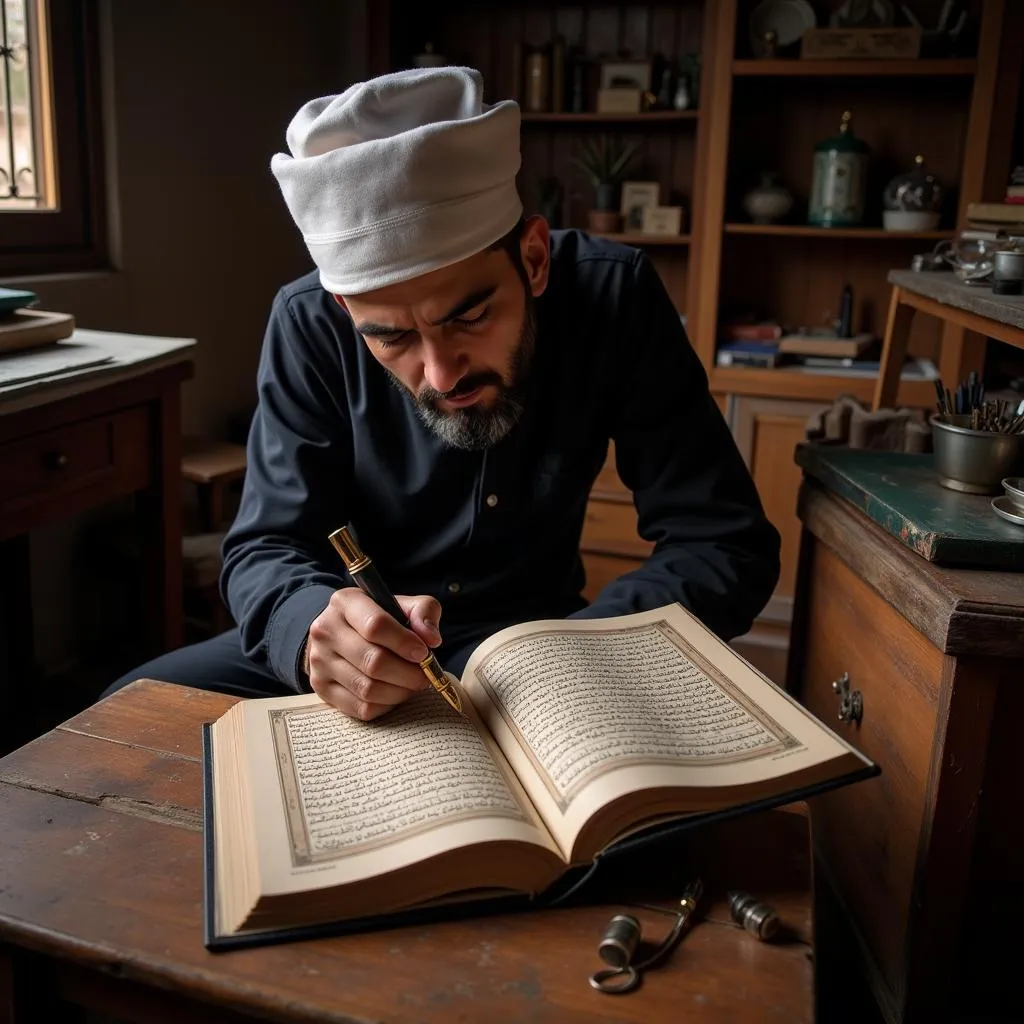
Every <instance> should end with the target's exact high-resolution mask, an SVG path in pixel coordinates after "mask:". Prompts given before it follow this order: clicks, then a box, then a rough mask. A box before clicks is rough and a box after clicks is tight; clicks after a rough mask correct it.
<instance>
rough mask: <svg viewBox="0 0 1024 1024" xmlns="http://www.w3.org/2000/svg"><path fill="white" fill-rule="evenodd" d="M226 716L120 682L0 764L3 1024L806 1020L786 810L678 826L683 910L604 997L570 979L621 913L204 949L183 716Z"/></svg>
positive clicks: (205, 703) (193, 700) (796, 840)
mask: <svg viewBox="0 0 1024 1024" xmlns="http://www.w3.org/2000/svg"><path fill="white" fill-rule="evenodd" d="M232 703H233V698H231V697H226V696H222V695H220V694H212V693H205V692H202V691H199V690H192V689H188V688H186V687H181V686H174V685H171V684H167V683H155V682H152V681H141V682H137V683H133V684H132V685H131V686H128V687H126V688H125V689H123V690H121V691H119V692H118V693H116V694H114V695H113V696H111V697H109V698H107V699H106V700H104V701H102V702H100V703H99V704H97V705H95V706H94V707H92V708H89V709H88V710H86V711H84V712H82V713H81V714H79V715H77V716H76V717H75V718H73V719H71V720H70V721H69V722H67V723H66V724H65V725H63V726H60V727H58V728H57V729H55V730H53V731H52V732H50V733H48V734H46V735H45V736H42V737H40V738H38V739H37V740H34V741H33V742H32V743H30V744H28V745H27V746H25V747H23V748H21V749H19V750H17V751H15V752H14V753H12V754H10V755H9V756H8V757H6V758H4V759H3V760H0V820H3V822H4V839H5V841H4V844H3V847H2V850H0V1021H3V1022H4V1024H14V1022H17V1021H21V1020H25V1021H35V1020H38V1019H47V1018H46V1014H47V1012H48V1011H51V1010H52V1011H53V1014H50V1019H67V1018H66V1017H65V1016H63V1013H64V1012H65V1011H66V1006H67V1004H72V1005H74V1006H80V1007H87V1008H89V1009H91V1010H94V1011H96V1012H99V1013H104V1014H108V1015H110V1016H112V1017H114V1018H115V1019H117V1020H123V1021H137V1022H140V1024H141V1022H145V1024H152V1022H154V1021H180V1020H187V1021H189V1022H190V1024H204V1022H210V1024H212V1022H216V1024H231V1022H235V1021H240V1020H243V1019H246V1020H247V1019H254V1018H258V1019H260V1020H265V1021H314V1020H315V1021H323V1022H332V1021H333V1022H339V1024H340V1022H343V1021H344V1022H347V1024H351V1022H353V1021H368V1020H374V1021H385V1020H386V1021H389V1022H401V1021H417V1022H424V1024H429V1022H432V1021H436V1022H449V1021H452V1020H471V1021H519V1020H531V1021H536V1022H540V1024H544V1022H551V1024H575V1022H579V1024H583V1022H586V1024H594V1022H601V1021H608V1022H612V1021H617V1022H628V1021H635V1022H638V1024H639V1022H643V1024H657V1022H660V1021H665V1022H673V1024H674V1022H676V1021H680V1020H685V1021H688V1022H693V1024H699V1022H702V1021H703V1022H708V1024H710V1022H720V1021H723V1020H728V1021H736V1022H743V1024H747V1022H749V1024H754V1022H764V1024H769V1022H777V1021H780V1020H785V1021H787V1022H801V1021H803V1022H810V1021H811V1020H812V1019H813V966H812V962H811V956H810V954H811V949H812V935H813V932H812V925H811V909H810V875H809V839H808V821H807V817H806V814H803V813H799V811H800V810H801V807H800V805H797V806H796V807H795V809H793V810H790V811H786V810H779V811H771V812H767V813H763V814H760V815H757V816H751V817H747V818H742V819H739V820H737V821H734V822H730V823H727V824H722V825H720V826H717V827H710V826H709V827H707V828H705V829H702V830H701V831H700V832H699V833H697V832H694V833H692V836H691V838H690V840H689V844H690V845H689V846H688V847H687V856H688V858H689V860H690V864H688V865H687V867H686V868H685V869H682V868H681V863H682V862H681V860H679V859H677V858H676V857H673V859H672V861H671V862H670V863H667V864H666V865H665V866H664V869H663V870H664V875H663V877H664V879H665V882H666V885H667V887H668V888H669V889H671V890H673V891H675V890H676V889H677V888H679V887H681V886H682V885H684V884H685V882H686V881H687V880H688V877H687V876H688V875H689V873H690V871H691V870H693V869H694V867H695V868H696V869H698V870H699V871H700V873H701V876H702V878H703V880H704V883H705V887H706V897H705V901H704V904H703V911H702V913H701V914H700V915H699V917H698V919H697V921H696V923H695V924H694V925H693V927H692V928H691V930H690V931H689V933H688V934H686V935H685V936H684V938H683V940H682V942H681V943H680V945H679V946H678V947H677V948H676V949H675V951H674V952H673V953H672V955H671V956H670V957H669V958H668V960H667V962H666V963H665V964H664V965H663V966H662V967H660V968H658V969H657V970H654V971H651V972H650V973H648V974H647V975H646V976H645V980H644V982H643V984H642V985H641V987H640V988H639V989H638V990H637V991H635V992H633V993H631V994H629V995H625V996H608V995H603V994H601V993H598V992H595V991H594V990H592V989H591V988H590V986H589V984H588V981H587V979H588V976H589V975H590V974H591V973H592V972H593V971H594V970H596V969H598V968H599V967H601V966H602V963H601V961H600V960H599V959H598V956H597V944H598V942H599V941H600V938H601V935H602V934H603V931H604V928H605V926H606V925H607V922H608V920H609V918H610V916H611V914H612V913H613V912H618V911H620V910H622V909H625V908H624V907H623V905H622V904H621V903H615V904H612V905H603V906H597V905H595V906H589V905H588V906H579V907H573V908H565V909H556V910H549V911H539V912H536V913H519V914H506V915H501V916H493V917H480V918H476V919H465V920H459V921H450V922H445V923H442V924H431V925H429V926H419V927H407V928H395V929H391V930H387V931H378V932H367V933H364V934H360V935H350V936H346V937H338V938H328V939H318V940H315V941H307V942H293V943H287V944H282V945H276V946H267V947H263V948H257V949H246V950H236V951H232V952H226V953H209V952H207V951H206V950H205V949H204V947H203V945H202V899H201V891H202V890H201V885H202V857H203V835H202V831H201V824H200V821H201V819H200V813H201V799H202V778H201V769H200V750H201V746H200V744H201V736H200V724H201V723H202V722H204V721H208V720H212V719H214V718H216V717H218V716H219V715H221V714H223V713H224V712H225V711H226V710H227V709H228V707H230V706H231V704H232ZM684 872H685V873H684ZM655 877H658V876H655ZM732 887H737V888H744V889H747V890H749V891H751V892H752V893H754V894H756V895H757V896H758V897H759V898H761V899H765V900H767V901H768V902H770V903H772V904H773V905H774V906H775V907H776V908H777V910H778V912H779V914H780V916H781V918H782V921H783V924H784V926H785V928H786V930H787V934H786V936H785V937H784V939H783V940H782V941H779V942H778V943H762V942H759V941H758V940H757V939H756V938H754V937H753V936H752V935H750V934H748V933H747V932H745V931H743V930H742V929H740V928H738V927H737V926H736V925H735V924H733V923H732V921H731V920H730V918H729V916H728V912H727V907H726V903H725V892H726V890H727V889H728V888H732ZM638 914H639V916H640V917H641V918H643V924H644V927H645V930H646V932H647V934H648V935H649V936H650V938H651V939H652V941H653V940H656V939H660V937H661V936H663V935H664V933H665V930H666V923H667V922H668V919H667V918H664V917H663V916H662V915H659V914H656V913H649V912H646V911H639V912H638ZM58 1004H63V1005H58Z"/></svg>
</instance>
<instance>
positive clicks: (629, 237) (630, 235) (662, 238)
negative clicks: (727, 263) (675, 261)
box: [600, 232, 691, 248]
mask: <svg viewBox="0 0 1024 1024" xmlns="http://www.w3.org/2000/svg"><path fill="white" fill-rule="evenodd" d="M600 237H601V238H607V239H608V240H609V241H612V242H621V243H622V244H623V245H635V246H637V247H638V248H645V247H646V246H648V245H689V244H690V237H691V236H690V235H645V234H642V233H641V232H627V233H625V234H608V233H604V234H601V236H600Z"/></svg>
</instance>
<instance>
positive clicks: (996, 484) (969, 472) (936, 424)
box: [930, 414, 1024, 494]
mask: <svg viewBox="0 0 1024 1024" xmlns="http://www.w3.org/2000/svg"><path fill="white" fill-rule="evenodd" d="M930 422H931V425H932V449H933V451H934V453H935V456H934V464H935V472H936V475H937V476H938V479H939V483H940V484H942V486H943V487H948V488H950V490H953V491H965V492H966V493H968V494H997V493H998V492H999V489H1000V487H1001V486H1002V481H1003V479H1004V478H1005V477H1007V476H1009V475H1010V474H1012V473H1013V472H1014V470H1015V469H1016V468H1017V466H1018V465H1019V464H1020V460H1021V453H1022V452H1024V445H1022V443H1021V442H1022V440H1024V438H1022V436H1021V435H1019V434H997V433H995V431H991V430H971V429H970V427H968V426H966V425H965V424H967V423H970V417H969V416H949V417H943V416H939V415H937V414H936V415H933V416H932V417H931V420H930Z"/></svg>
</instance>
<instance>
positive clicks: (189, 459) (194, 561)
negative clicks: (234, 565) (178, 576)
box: [181, 437, 245, 635]
mask: <svg viewBox="0 0 1024 1024" xmlns="http://www.w3.org/2000/svg"><path fill="white" fill-rule="evenodd" d="M181 475H182V477H183V478H184V479H185V480H187V481H188V482H189V483H191V484H193V485H194V486H195V488H196V497H197V499H198V503H199V524H198V525H199V531H200V532H199V533H193V534H190V535H187V536H185V537H184V538H183V539H182V551H181V555H182V576H183V586H184V596H185V603H186V620H187V621H188V623H189V625H191V626H193V627H197V628H199V629H200V630H202V631H204V632H207V633H209V634H211V635H216V634H217V633H222V632H223V631H224V630H225V629H228V628H230V626H231V616H230V614H229V613H228V610H227V608H226V607H225V606H224V602H223V601H222V600H221V596H220V591H219V589H218V584H219V581H220V570H221V555H220V548H221V543H222V542H223V540H224V534H225V532H226V528H227V523H226V522H225V516H224V505H225V498H226V495H227V490H228V488H229V487H230V486H231V485H232V484H233V483H235V482H236V481H238V480H241V479H242V477H244V476H245V448H244V447H242V445H238V444H231V443H230V442H227V441H213V440H207V439H205V438H197V437H188V438H185V439H184V441H183V443H182V456H181ZM190 606H191V607H190ZM189 611H191V612H193V614H189ZM196 613H198V614H196Z"/></svg>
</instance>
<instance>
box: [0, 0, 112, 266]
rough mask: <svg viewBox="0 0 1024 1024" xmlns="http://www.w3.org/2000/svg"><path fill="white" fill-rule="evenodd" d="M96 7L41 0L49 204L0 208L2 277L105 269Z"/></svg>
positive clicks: (90, 2)
mask: <svg viewBox="0 0 1024 1024" xmlns="http://www.w3.org/2000/svg"><path fill="white" fill-rule="evenodd" d="M28 2H29V3H34V0H28ZM99 6H100V5H99V4H97V3H95V0H58V2H56V3H51V2H49V0H46V18H47V22H48V28H49V37H50V52H49V59H48V64H49V70H50V82H49V84H50V91H51V97H52V113H53V122H52V123H53V135H54V151H55V156H56V159H55V163H56V167H55V168H54V177H55V183H56V194H57V206H56V209H51V210H9V211H4V210H2V209H0V274H2V275H4V276H15V275H18V276H21V275H29V274H38V273H56V272H62V271H76V270H91V269H96V268H99V267H105V266H106V265H107V238H106V196H105V193H104V186H103V118H102V99H101V89H100V69H99V23H98V19H99V12H98V8H99Z"/></svg>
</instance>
